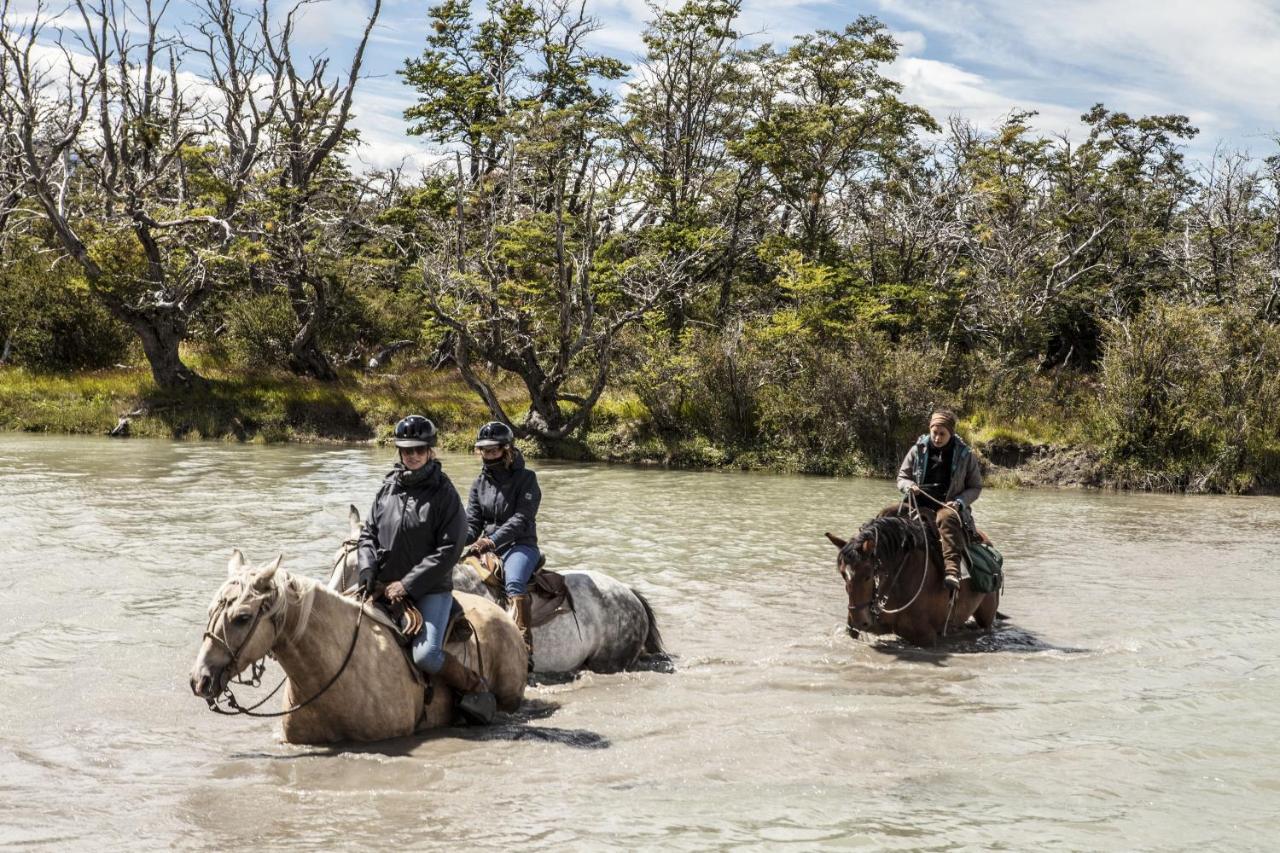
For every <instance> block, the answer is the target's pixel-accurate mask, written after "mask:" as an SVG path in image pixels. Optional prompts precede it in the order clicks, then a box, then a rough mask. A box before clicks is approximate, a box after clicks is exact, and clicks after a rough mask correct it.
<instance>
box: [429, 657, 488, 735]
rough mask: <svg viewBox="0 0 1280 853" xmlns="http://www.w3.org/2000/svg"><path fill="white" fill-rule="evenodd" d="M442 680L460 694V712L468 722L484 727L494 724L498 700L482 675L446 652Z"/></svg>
mask: <svg viewBox="0 0 1280 853" xmlns="http://www.w3.org/2000/svg"><path fill="white" fill-rule="evenodd" d="M440 679H441V680H442V681H443V682H444V683H445V684H447V685H449V686H450V687H452V688H453V689H454V692H456V693H457V694H458V699H457V705H458V711H459V712H460V713H461V714H462V716H463V717H465V718H466V720H467V722H469V723H479V724H483V725H488V724H489V723H491V722H493V715H494V714H496V713H497V712H498V700H497V697H495V696H494V695H493V691H492V690H490V689H489V683H488V682H487V681H485V680H484V677H483V676H482V675H480V673H478V672H476V671H475V670H474V669H471V668H470V667H468V666H466V665H465V664H463V662H462V661H460V660H458V659H457V658H456V657H454V656H453V655H451V654H449V653H448V652H445V653H444V666H442V667H440Z"/></svg>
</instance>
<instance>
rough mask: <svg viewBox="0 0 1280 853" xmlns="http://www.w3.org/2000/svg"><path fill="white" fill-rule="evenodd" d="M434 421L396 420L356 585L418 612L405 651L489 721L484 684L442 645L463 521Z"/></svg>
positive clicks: (493, 705) (489, 696) (490, 702)
mask: <svg viewBox="0 0 1280 853" xmlns="http://www.w3.org/2000/svg"><path fill="white" fill-rule="evenodd" d="M436 439H437V432H436V426H435V424H433V423H432V422H431V421H430V420H428V419H427V418H425V417H423V416H422V415H409V416H408V417H406V418H404V419H402V420H401V421H400V422H399V423H397V424H396V428H395V445H396V449H397V454H398V456H399V462H397V463H396V466H395V468H394V469H393V470H392V471H391V473H390V474H388V475H387V477H386V479H385V480H383V482H382V486H381V487H380V488H379V489H378V494H377V495H376V496H375V497H374V499H373V509H371V510H370V511H369V515H368V516H367V517H366V520H365V523H364V527H363V528H361V530H360V537H359V542H358V545H357V554H358V558H359V566H360V569H359V585H360V589H361V590H362V591H363V592H364V595H365V598H366V599H369V600H372V599H373V598H374V597H375V595H376V594H377V591H378V587H379V584H385V587H383V589H382V595H383V597H385V598H386V599H387V600H388V601H391V602H393V603H396V602H402V601H405V600H406V599H408V600H411V601H412V602H413V604H414V605H415V606H416V607H417V608H418V610H419V612H421V613H422V623H423V624H422V630H421V631H419V632H418V634H417V636H415V637H414V638H413V641H412V643H411V644H410V652H411V654H412V656H413V662H414V663H415V664H416V665H417V666H418V668H419V669H421V670H423V671H424V672H426V673H428V674H430V675H437V674H438V675H439V676H440V679H441V680H442V681H443V682H444V683H445V684H447V685H449V687H452V688H453V689H454V690H455V691H456V692H457V694H458V697H459V698H458V710H459V711H461V712H462V714H463V716H464V717H466V718H467V719H468V720H470V721H471V722H480V723H488V722H490V721H491V720H492V719H493V715H494V713H495V711H496V710H497V700H496V699H495V697H494V695H493V693H492V691H490V689H489V685H488V684H487V683H486V682H485V680H484V678H483V677H481V675H480V674H479V673H477V672H476V671H475V670H473V669H471V668H469V667H467V666H466V665H464V664H463V663H462V662H461V661H460V660H458V659H457V658H456V657H454V656H453V655H452V654H450V653H449V652H446V651H445V650H444V633H445V629H446V628H447V627H448V623H449V613H450V610H451V608H452V606H453V567H454V565H455V564H456V563H457V562H458V556H459V554H461V552H462V545H463V537H465V536H466V534H467V518H466V515H465V513H464V512H463V509H462V501H461V500H460V499H459V497H458V492H457V490H456V489H455V488H454V486H453V483H452V482H451V481H450V480H449V478H448V477H447V476H446V475H445V473H444V471H442V470H441V469H440V462H439V460H438V459H436V454H435V449H434V448H435V445H436Z"/></svg>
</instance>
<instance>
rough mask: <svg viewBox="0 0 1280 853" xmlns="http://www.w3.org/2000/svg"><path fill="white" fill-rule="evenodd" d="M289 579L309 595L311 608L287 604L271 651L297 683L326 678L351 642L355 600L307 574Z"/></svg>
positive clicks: (354, 617)
mask: <svg viewBox="0 0 1280 853" xmlns="http://www.w3.org/2000/svg"><path fill="white" fill-rule="evenodd" d="M291 583H294V584H297V585H298V589H299V590H300V591H301V592H302V593H303V595H305V596H306V597H307V598H309V599H310V603H309V610H310V612H309V613H304V612H303V608H304V607H307V605H306V604H298V605H293V604H291V605H290V609H289V612H288V613H287V614H286V618H285V621H284V626H283V629H282V630H281V631H280V633H279V636H277V637H276V642H275V645H274V646H272V647H271V652H272V654H274V655H275V657H276V660H278V661H279V662H280V666H281V667H282V668H283V669H284V671H285V674H286V675H288V676H289V680H290V681H291V682H293V684H294V685H295V687H299V686H304V685H307V684H309V683H310V682H312V681H315V680H320V679H325V678H328V677H329V675H331V674H332V673H333V672H334V671H335V670H336V669H337V667H338V665H339V664H340V663H341V662H342V659H343V657H345V656H346V653H347V648H348V647H349V646H350V644H351V638H352V632H353V631H354V630H355V626H356V620H357V618H358V617H357V612H356V604H355V602H353V601H350V600H348V599H344V598H343V597H342V596H341V595H339V594H337V593H335V592H333V591H332V590H330V589H328V588H327V587H324V586H321V585H320V584H318V583H316V582H315V581H313V580H311V579H310V578H292V579H291ZM282 594H284V593H282Z"/></svg>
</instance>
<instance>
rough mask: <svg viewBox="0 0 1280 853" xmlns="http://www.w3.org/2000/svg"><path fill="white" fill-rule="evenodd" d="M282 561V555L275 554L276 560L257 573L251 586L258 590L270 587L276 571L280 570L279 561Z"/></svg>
mask: <svg viewBox="0 0 1280 853" xmlns="http://www.w3.org/2000/svg"><path fill="white" fill-rule="evenodd" d="M283 559H284V554H276V558H275V559H274V560H272V561H271V563H270V564H268V566H267V567H266V568H265V569H263V570H262V571H260V572H259V573H258V576H257V577H256V578H254V580H253V585H254V586H255V587H257V588H258V589H267V588H268V587H270V586H271V581H272V579H273V578H275V576H276V569H279V568H280V561H281V560H283Z"/></svg>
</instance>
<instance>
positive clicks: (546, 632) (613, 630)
mask: <svg viewBox="0 0 1280 853" xmlns="http://www.w3.org/2000/svg"><path fill="white" fill-rule="evenodd" d="M347 523H348V538H347V540H346V541H345V542H344V543H343V545H342V547H341V548H340V549H339V550H338V552H337V553H336V554H335V555H334V564H333V571H332V572H331V574H330V578H329V587H330V588H331V589H335V590H345V589H350V588H351V586H352V585H353V584H354V583H355V582H356V574H357V571H358V566H357V562H356V549H355V542H356V541H357V539H358V538H359V536H360V511H359V510H358V509H356V508H355V507H354V506H352V507H349V508H348V511H347ZM560 574H561V575H562V576H563V577H564V581H565V584H566V586H568V587H569V594H570V597H571V598H572V601H573V609H572V610H566V611H565V612H562V613H559V614H558V615H556V616H555V617H553V618H552V619H551V620H550V621H548V622H545V623H544V624H542V625H535V626H534V627H533V672H535V673H538V674H541V675H548V674H555V673H568V672H577V671H578V670H581V669H586V670H590V671H591V672H600V673H610V672H621V671H623V670H625V669H629V668H631V667H632V666H634V665H635V664H636V662H637V661H638V660H639V659H640V656H641V655H646V654H647V655H665V654H666V650H665V649H664V648H663V645H662V634H661V633H659V631H658V624H657V620H656V618H655V617H654V614H653V608H652V607H651V606H650V605H649V602H648V600H646V599H645V597H644V596H643V595H641V594H640V593H639V592H637V591H636V590H634V589H632V588H631V587H629V586H627V585H626V584H624V583H622V582H621V581H619V580H616V579H615V578H612V577H610V576H609V575H606V574H604V573H603V572H593V571H586V570H570V571H566V572H561V573H560ZM453 587H454V589H455V590H461V591H463V592H468V593H471V594H472V595H477V596H481V597H483V598H487V599H489V600H490V601H492V602H494V603H495V604H496V603H497V602H498V594H497V593H496V592H495V591H494V590H493V589H492V588H491V587H490V586H488V585H487V584H486V583H484V581H482V580H481V579H480V575H479V574H477V573H476V571H475V569H473V568H471V567H470V566H468V565H466V564H465V563H463V562H462V561H459V563H458V564H457V565H456V566H455V567H454V569H453Z"/></svg>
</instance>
